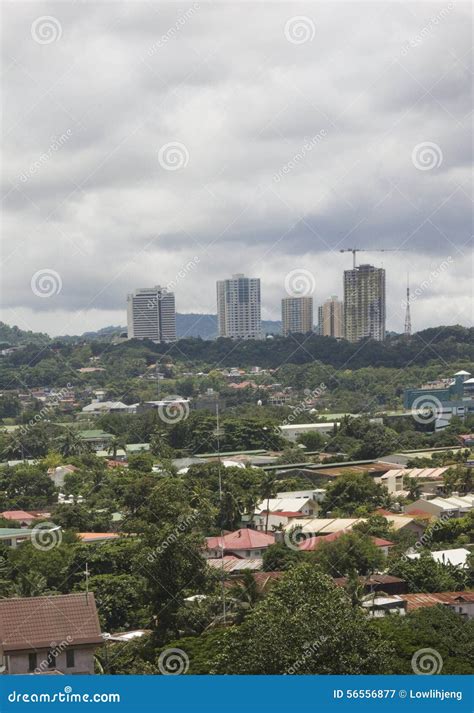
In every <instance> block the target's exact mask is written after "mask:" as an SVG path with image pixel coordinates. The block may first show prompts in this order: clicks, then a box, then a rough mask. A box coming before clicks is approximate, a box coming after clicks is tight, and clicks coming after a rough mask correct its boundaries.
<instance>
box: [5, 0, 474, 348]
mask: <svg viewBox="0 0 474 713" xmlns="http://www.w3.org/2000/svg"><path fill="white" fill-rule="evenodd" d="M2 14H3V38H2V39H3V48H4V57H3V63H2V65H3V71H2V95H3V100H4V101H3V102H2V103H4V104H6V111H5V118H4V126H3V139H4V147H5V148H4V155H3V159H4V160H3V169H2V183H3V204H2V205H3V210H2V227H3V231H2V232H3V236H4V242H3V303H4V311H3V319H4V321H6V322H8V323H10V324H18V325H19V326H20V327H22V328H24V329H33V330H41V331H47V332H49V333H50V334H61V333H70V334H77V333H81V332H83V331H86V330H91V329H97V328H100V327H102V326H106V325H108V324H125V321H126V317H125V299H126V294H127V292H129V291H131V290H133V289H134V288H136V287H140V286H149V285H153V284H163V285H166V284H170V283H171V284H173V283H174V284H175V293H176V303H177V309H178V311H180V312H215V280H216V279H221V278H224V277H227V276H230V275H231V274H232V273H235V272H244V273H246V274H248V275H250V276H255V277H260V278H261V279H262V301H263V304H262V317H263V318H265V319H278V318H279V316H280V307H279V305H280V299H281V297H283V296H285V279H286V283H287V284H288V277H287V276H288V275H289V274H290V273H291V274H292V275H295V274H296V275H297V276H298V275H299V273H301V272H302V274H303V277H304V279H306V280H307V281H308V282H309V283H310V284H311V286H312V287H314V293H313V295H314V298H315V302H316V303H319V302H320V301H322V300H323V299H325V298H326V297H327V296H328V295H330V294H338V295H342V273H343V270H344V269H347V268H349V267H350V266H351V264H352V256H351V255H350V253H347V254H341V253H340V252H339V250H340V249H341V248H347V247H353V246H356V247H361V248H366V249H367V250H368V252H367V253H366V254H365V253H361V254H360V255H359V256H358V259H359V260H360V261H361V262H371V263H373V264H375V265H379V266H384V267H385V268H386V271H387V299H388V318H387V327H388V328H389V329H394V330H401V329H402V328H403V318H404V306H403V300H404V297H405V294H404V293H405V287H406V274H407V271H409V273H410V283H411V286H412V292H414V293H415V292H416V299H414V301H413V304H412V308H411V309H412V322H413V327H414V329H415V330H417V329H422V328H425V327H427V326H435V325H438V324H454V323H461V324H465V325H467V324H470V322H471V316H472V311H471V310H472V308H471V304H472V267H473V263H472V224H471V207H472V204H471V185H470V183H469V180H470V165H471V137H470V127H471V121H472V93H471V92H472V90H471V83H472V54H471V53H472V48H471V36H470V34H471V32H470V27H471V25H470V23H471V17H470V14H471V9H470V4H469V3H463V2H458V1H453V2H443V3H435V2H423V3H415V2H411V1H409V2H381V1H379V2H371V3H363V2H350V3H345V2H337V1H335V0H331V2H308V3H296V2H291V3H285V2H271V1H267V2H265V3H257V2H252V3H249V2H245V1H243V0H239V1H237V0H234V1H233V2H225V1H219V2H209V3H207V2H196V3H192V2H189V1H188V0H184V1H183V2H169V3H165V2H153V1H152V0H148V1H146V2H136V1H135V0H133V1H131V0H130V1H129V2H115V1H109V2H105V1H101V0H96V1H95V2H79V1H76V2H69V0H63V1H61V2H49V3H43V2H22V1H21V0H20V1H19V0H16V1H15V2H14V3H13V2H12V3H8V2H4V3H3V5H2ZM376 248H378V249H381V248H387V249H391V250H395V251H394V252H387V253H381V252H379V253H377V252H370V250H375V249H376ZM401 249H403V251H402V250H401ZM295 271H296V272H295ZM308 273H309V277H308Z"/></svg>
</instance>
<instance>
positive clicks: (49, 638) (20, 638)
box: [0, 593, 102, 653]
mask: <svg viewBox="0 0 474 713" xmlns="http://www.w3.org/2000/svg"><path fill="white" fill-rule="evenodd" d="M0 638H1V642H0V648H2V649H3V651H4V652H6V653H8V652H9V651H22V650H28V649H30V650H31V649H44V648H46V649H49V648H50V647H51V644H52V642H53V641H56V642H60V641H67V642H68V643H70V644H71V645H77V644H101V643H102V637H101V632H100V624H99V618H98V616H97V609H96V606H95V600H94V595H93V594H92V593H89V595H88V596H87V597H86V595H85V594H60V595H55V596H48V597H25V598H23V597H12V598H11V599H0Z"/></svg>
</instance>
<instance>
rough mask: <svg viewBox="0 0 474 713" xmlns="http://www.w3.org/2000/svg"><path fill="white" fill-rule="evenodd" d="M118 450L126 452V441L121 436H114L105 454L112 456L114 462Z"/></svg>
mask: <svg viewBox="0 0 474 713" xmlns="http://www.w3.org/2000/svg"><path fill="white" fill-rule="evenodd" d="M120 448H121V449H122V450H124V451H125V452H127V441H126V439H125V438H123V437H122V436H114V437H113V438H112V440H111V441H110V444H109V447H108V448H107V453H108V455H110V454H112V459H113V460H115V459H116V458H117V451H118V450H119V449H120Z"/></svg>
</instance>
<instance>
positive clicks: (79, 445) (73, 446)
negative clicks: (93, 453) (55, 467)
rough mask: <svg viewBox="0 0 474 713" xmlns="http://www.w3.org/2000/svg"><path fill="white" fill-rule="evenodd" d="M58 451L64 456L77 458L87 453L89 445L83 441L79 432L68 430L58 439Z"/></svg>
mask: <svg viewBox="0 0 474 713" xmlns="http://www.w3.org/2000/svg"><path fill="white" fill-rule="evenodd" d="M56 442H57V444H58V450H59V452H60V453H61V455H63V456H66V457H68V456H77V455H81V453H85V452H87V444H86V443H84V441H83V440H82V439H81V437H80V436H79V434H78V433H77V431H73V430H72V429H71V428H66V429H65V430H64V431H63V433H61V435H59V436H58V437H57V439H56Z"/></svg>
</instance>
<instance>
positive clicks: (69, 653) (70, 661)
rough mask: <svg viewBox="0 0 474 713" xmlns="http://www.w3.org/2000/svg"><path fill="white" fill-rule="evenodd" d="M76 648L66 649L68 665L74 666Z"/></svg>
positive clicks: (69, 666) (68, 666)
mask: <svg viewBox="0 0 474 713" xmlns="http://www.w3.org/2000/svg"><path fill="white" fill-rule="evenodd" d="M74 666H75V662H74V649H66V667H67V668H74Z"/></svg>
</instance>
